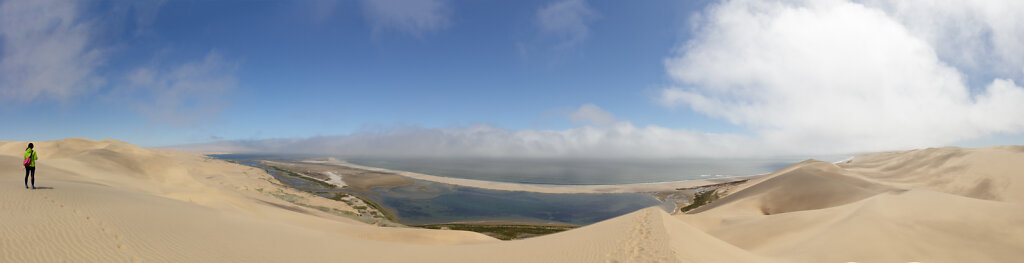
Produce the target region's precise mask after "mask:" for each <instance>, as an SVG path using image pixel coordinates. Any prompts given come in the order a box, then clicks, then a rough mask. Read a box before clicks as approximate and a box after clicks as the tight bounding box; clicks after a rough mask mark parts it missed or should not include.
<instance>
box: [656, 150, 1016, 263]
mask: <svg viewBox="0 0 1024 263" xmlns="http://www.w3.org/2000/svg"><path fill="white" fill-rule="evenodd" d="M1019 149H1020V148H1013V147H994V148H983V149H961V148H941V149H927V150H917V151H908V152H899V153H879V154H870V155H865V156H860V157H857V158H855V159H854V160H853V161H851V162H849V163H843V164H838V165H836V164H832V163H826V162H819V161H813V160H812V161H806V162H802V163H800V164H796V165H793V166H791V167H788V168H786V169H783V170H781V171H780V172H776V173H773V174H771V175H768V176H765V177H764V178H759V179H757V180H754V181H751V182H750V183H749V184H748V185H746V186H744V187H743V188H742V189H739V190H737V191H734V192H733V193H732V194H730V195H728V196H726V197H724V198H722V199H720V200H718V201H717V202H714V203H712V204H710V205H707V206H705V207H702V208H700V209H697V210H695V211H693V212H692V214H685V215H677V216H675V217H676V218H678V219H680V220H683V221H685V222H688V223H690V224H692V225H694V226H697V227H699V228H701V229H702V230H704V231H706V232H707V233H709V234H711V235H712V236H714V237H716V238H719V239H721V240H724V241H726V242H728V243H729V244H732V245H735V246H737V247H739V248H742V249H745V250H747V251H749V252H752V253H754V254H756V255H761V256H765V257H769V258H776V259H782V260H784V261H791V262H849V261H855V262H915V261H919V262H1014V261H1019V260H1020V259H1021V258H1024V206H1021V205H1020V203H1019V199H1015V198H1016V195H1015V193H1010V192H1012V191H1016V189H1018V188H1017V187H1019V186H1020V185H1019V184H1018V183H1017V182H1019V180H1020V177H1021V176H1024V173H1022V172H1024V164H1022V163H1020V160H1024V151H1020V150H1019ZM986 181H997V182H1000V186H998V187H997V186H992V185H986V183H985V182H986ZM986 199H987V200H986Z"/></svg>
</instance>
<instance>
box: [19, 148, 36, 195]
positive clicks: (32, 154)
mask: <svg viewBox="0 0 1024 263" xmlns="http://www.w3.org/2000/svg"><path fill="white" fill-rule="evenodd" d="M32 148H33V146H32V143H28V148H25V161H24V163H23V164H24V165H25V189H28V176H29V174H32V189H36V159H39V158H38V157H37V156H36V151H35V150H34V149H32Z"/></svg>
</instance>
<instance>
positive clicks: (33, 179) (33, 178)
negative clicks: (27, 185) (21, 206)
mask: <svg viewBox="0 0 1024 263" xmlns="http://www.w3.org/2000/svg"><path fill="white" fill-rule="evenodd" d="M28 170H29V171H32V189H36V168H35V167H29V168H28Z"/></svg>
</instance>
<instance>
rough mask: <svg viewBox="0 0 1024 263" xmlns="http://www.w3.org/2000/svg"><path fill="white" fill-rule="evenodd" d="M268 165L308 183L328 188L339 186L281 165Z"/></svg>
mask: <svg viewBox="0 0 1024 263" xmlns="http://www.w3.org/2000/svg"><path fill="white" fill-rule="evenodd" d="M267 167H270V168H271V169H274V170H277V171H279V172H281V173H284V174H285V175H287V176H291V177H295V178H298V179H299V180H302V181H305V182H308V183H311V184H315V185H319V186H321V187H323V188H327V189H334V188H338V187H337V186H335V185H333V184H329V183H327V182H324V181H320V180H317V179H313V178H309V177H308V176H303V175H301V174H298V173H295V172H292V171H288V170H286V169H284V168H281V167H277V166H267Z"/></svg>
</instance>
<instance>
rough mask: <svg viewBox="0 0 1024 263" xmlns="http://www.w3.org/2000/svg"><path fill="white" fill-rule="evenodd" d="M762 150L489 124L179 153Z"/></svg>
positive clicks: (709, 138)
mask: <svg viewBox="0 0 1024 263" xmlns="http://www.w3.org/2000/svg"><path fill="white" fill-rule="evenodd" d="M758 145H759V144H758V143H757V142H756V141H754V140H751V139H750V138H746V137H743V136H737V135H718V134H707V133H703V132H697V131H690V130H682V129H667V128H663V127H658V126H646V127H637V126H634V125H633V124H630V123H628V122H618V123H614V124H612V125H608V126H605V127H591V126H584V127H577V128H572V129H568V130H518V131H510V130H505V129H500V128H495V127H491V126H486V125H478V126H471V127H466V128H452V129H423V128H415V127H410V128H398V129H393V130H390V131H386V132H373V133H370V132H367V133H356V134H353V135H347V136H323V137H312V138H303V139H271V140H250V141H229V142H219V143H211V144H201V145H187V146H178V147H174V148H179V149H186V150H200V151H231V152H277V153H323V154H336V155H347V156H387V157H533V158H550V157H573V158H586V157H593V158H665V157H684V156H715V157H725V156H737V155H739V154H746V155H750V154H756V153H758V152H757V151H749V150H750V149H755V148H757V147H758Z"/></svg>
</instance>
